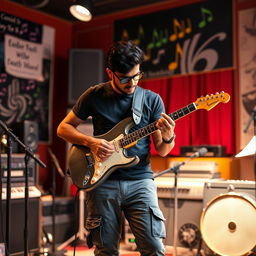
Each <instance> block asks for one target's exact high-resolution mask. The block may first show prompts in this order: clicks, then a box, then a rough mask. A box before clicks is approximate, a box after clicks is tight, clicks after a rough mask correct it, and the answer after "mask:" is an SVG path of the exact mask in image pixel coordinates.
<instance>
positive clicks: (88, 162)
mask: <svg viewBox="0 0 256 256" xmlns="http://www.w3.org/2000/svg"><path fill="white" fill-rule="evenodd" d="M85 160H86V165H87V166H88V167H89V168H91V167H93V166H94V164H95V161H94V158H93V156H92V154H90V153H86V154H85Z"/></svg>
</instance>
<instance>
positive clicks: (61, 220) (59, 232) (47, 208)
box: [42, 197, 79, 244]
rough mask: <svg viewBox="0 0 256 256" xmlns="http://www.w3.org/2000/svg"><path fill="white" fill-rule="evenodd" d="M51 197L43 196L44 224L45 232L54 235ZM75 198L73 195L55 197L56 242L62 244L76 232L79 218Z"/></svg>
mask: <svg viewBox="0 0 256 256" xmlns="http://www.w3.org/2000/svg"><path fill="white" fill-rule="evenodd" d="M52 202H53V201H52V199H51V197H45V198H42V226H43V231H44V232H45V233H50V234H51V235H53V211H52V210H53V208H52ZM75 207H76V204H75V200H74V198H72V197H57V198H56V199H55V213H54V214H55V242H56V243H57V244H61V243H63V242H65V241H66V240H68V239H69V238H70V237H72V236H73V235H74V234H75V231H76V227H75V226H76V225H77V222H78V221H79V219H78V218H77V216H75V213H76V212H77V211H76V209H75Z"/></svg>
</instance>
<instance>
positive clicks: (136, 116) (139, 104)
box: [132, 86, 145, 125]
mask: <svg viewBox="0 0 256 256" xmlns="http://www.w3.org/2000/svg"><path fill="white" fill-rule="evenodd" d="M144 95H145V92H144V90H143V89H142V88H141V87H139V86H137V87H136V90H135V92H134V95H133V101H132V118H133V121H134V123H135V124H136V125H137V124H139V123H140V120H141V117H142V109H143V104H144Z"/></svg>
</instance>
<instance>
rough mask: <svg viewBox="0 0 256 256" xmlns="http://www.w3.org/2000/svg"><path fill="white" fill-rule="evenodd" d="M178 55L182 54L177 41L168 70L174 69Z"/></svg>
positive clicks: (177, 62) (177, 63) (176, 65)
mask: <svg viewBox="0 0 256 256" xmlns="http://www.w3.org/2000/svg"><path fill="white" fill-rule="evenodd" d="M180 56H182V48H181V46H180V44H179V43H176V49H175V59H174V61H172V62H171V63H170V64H169V65H168V69H169V70H175V69H176V68H177V67H178V65H179V57H180Z"/></svg>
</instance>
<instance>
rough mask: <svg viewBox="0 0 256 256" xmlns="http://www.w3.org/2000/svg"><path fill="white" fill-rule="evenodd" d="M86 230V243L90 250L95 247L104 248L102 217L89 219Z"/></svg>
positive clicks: (87, 219)
mask: <svg viewBox="0 0 256 256" xmlns="http://www.w3.org/2000/svg"><path fill="white" fill-rule="evenodd" d="M85 229H86V230H87V235H86V241H87V245H88V247H89V248H91V247H93V245H96V246H97V245H98V246H102V245H103V241H102V236H101V232H102V217H101V216H99V217H87V218H86V222H85Z"/></svg>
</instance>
